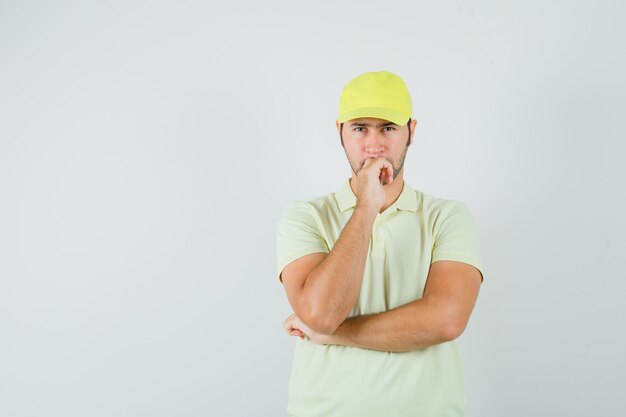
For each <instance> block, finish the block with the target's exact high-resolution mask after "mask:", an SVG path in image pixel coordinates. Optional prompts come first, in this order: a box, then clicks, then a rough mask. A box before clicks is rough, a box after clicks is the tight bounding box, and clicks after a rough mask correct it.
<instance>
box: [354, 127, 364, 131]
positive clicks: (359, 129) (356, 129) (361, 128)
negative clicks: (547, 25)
mask: <svg viewBox="0 0 626 417" xmlns="http://www.w3.org/2000/svg"><path fill="white" fill-rule="evenodd" d="M352 130H354V131H355V132H362V131H363V127H362V126H357V127H355V128H354V129H352Z"/></svg>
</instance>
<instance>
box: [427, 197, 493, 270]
mask: <svg viewBox="0 0 626 417" xmlns="http://www.w3.org/2000/svg"><path fill="white" fill-rule="evenodd" d="M434 239H435V240H434V245H433V251H432V257H431V263H433V262H436V261H442V260H448V261H459V262H464V263H467V264H470V265H472V266H474V267H476V268H477V269H478V270H479V271H480V274H481V282H482V280H483V265H482V257H481V248H480V239H479V236H478V230H477V227H476V222H475V220H474V217H473V216H472V214H471V213H470V211H469V209H468V208H467V206H466V205H465V204H464V203H462V202H460V201H454V200H450V201H449V203H448V204H446V206H445V207H444V208H442V211H441V213H440V215H439V217H438V218H437V221H436V222H435V225H434Z"/></svg>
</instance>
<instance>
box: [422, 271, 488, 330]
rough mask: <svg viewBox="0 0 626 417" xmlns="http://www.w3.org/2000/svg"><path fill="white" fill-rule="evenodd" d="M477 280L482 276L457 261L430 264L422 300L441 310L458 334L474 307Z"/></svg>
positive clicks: (478, 285)
mask: <svg viewBox="0 0 626 417" xmlns="http://www.w3.org/2000/svg"><path fill="white" fill-rule="evenodd" d="M481 281H482V274H481V272H480V271H479V270H478V269H477V268H476V267H475V266H473V265H470V264H467V263H464V262H457V261H437V262H433V263H432V264H431V266H430V271H429V272H428V278H427V280H426V287H425V289H424V297H423V298H424V299H426V300H428V301H429V302H430V303H434V304H436V305H437V306H439V307H441V308H442V311H445V314H446V316H447V318H448V319H449V320H450V321H451V322H452V323H454V325H455V327H456V328H458V330H459V332H462V331H463V330H464V329H465V326H466V325H467V322H468V321H469V317H470V314H471V313H472V310H473V309H474V305H475V304H476V299H477V298H478V291H479V289H480V284H481Z"/></svg>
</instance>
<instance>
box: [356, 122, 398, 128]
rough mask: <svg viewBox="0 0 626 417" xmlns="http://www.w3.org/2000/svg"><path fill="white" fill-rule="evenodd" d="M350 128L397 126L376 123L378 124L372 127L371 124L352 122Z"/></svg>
mask: <svg viewBox="0 0 626 417" xmlns="http://www.w3.org/2000/svg"><path fill="white" fill-rule="evenodd" d="M352 126H363V127H371V126H374V127H385V126H397V125H396V124H395V123H393V122H386V123H378V124H375V125H372V124H371V123H365V122H353V123H350V127H352Z"/></svg>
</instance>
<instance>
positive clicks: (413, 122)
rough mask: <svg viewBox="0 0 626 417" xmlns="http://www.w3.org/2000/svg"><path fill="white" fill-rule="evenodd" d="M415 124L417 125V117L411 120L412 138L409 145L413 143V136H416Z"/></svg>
mask: <svg viewBox="0 0 626 417" xmlns="http://www.w3.org/2000/svg"><path fill="white" fill-rule="evenodd" d="M415 126H417V119H413V120H411V127H410V130H411V131H410V137H411V140H410V142H409V145H413V138H414V136H415Z"/></svg>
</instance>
